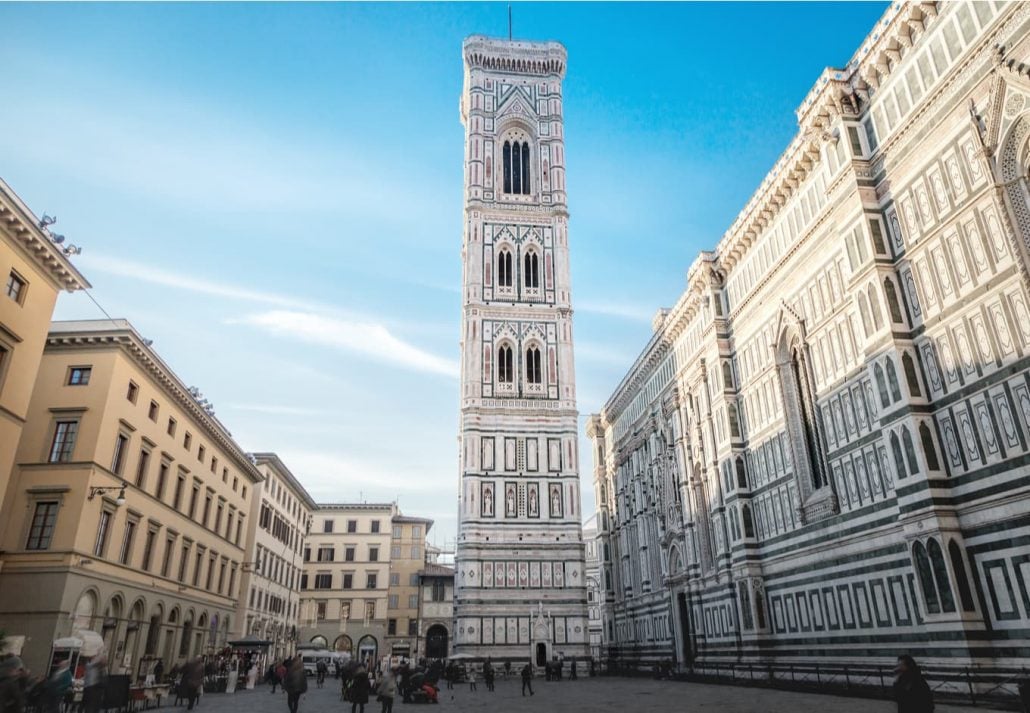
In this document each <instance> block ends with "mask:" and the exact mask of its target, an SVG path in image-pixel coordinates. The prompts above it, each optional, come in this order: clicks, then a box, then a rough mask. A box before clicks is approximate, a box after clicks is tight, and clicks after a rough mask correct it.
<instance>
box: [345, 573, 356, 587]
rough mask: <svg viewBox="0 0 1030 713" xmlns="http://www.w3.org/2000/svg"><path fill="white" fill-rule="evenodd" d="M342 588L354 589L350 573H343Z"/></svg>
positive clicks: (352, 577) (352, 576)
mask: <svg viewBox="0 0 1030 713" xmlns="http://www.w3.org/2000/svg"><path fill="white" fill-rule="evenodd" d="M343 588H344V589H353V588H354V575H353V574H350V573H344V575H343Z"/></svg>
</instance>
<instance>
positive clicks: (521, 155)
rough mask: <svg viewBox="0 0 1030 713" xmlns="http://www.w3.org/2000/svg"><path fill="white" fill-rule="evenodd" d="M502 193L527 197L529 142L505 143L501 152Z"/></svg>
mask: <svg viewBox="0 0 1030 713" xmlns="http://www.w3.org/2000/svg"><path fill="white" fill-rule="evenodd" d="M502 155H503V160H504V166H503V173H504V192H505V193H515V194H520V195H527V196H528V195H529V186H530V181H529V175H530V173H529V166H530V160H529V142H527V141H505V142H504V150H503V153H502Z"/></svg>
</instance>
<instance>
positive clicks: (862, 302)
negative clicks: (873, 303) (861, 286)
mask: <svg viewBox="0 0 1030 713" xmlns="http://www.w3.org/2000/svg"><path fill="white" fill-rule="evenodd" d="M858 313H859V315H860V316H861V317H862V329H863V330H864V331H865V335H866V336H867V337H868V336H869V335H870V334H872V333H873V331H874V328H873V325H871V324H870V323H869V302H868V301H866V298H865V295H863V294H862V293H861V292H859V293H858Z"/></svg>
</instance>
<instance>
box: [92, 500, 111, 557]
mask: <svg viewBox="0 0 1030 713" xmlns="http://www.w3.org/2000/svg"><path fill="white" fill-rule="evenodd" d="M110 527H111V512H110V511H109V510H101V511H100V524H99V525H98V526H97V541H96V544H95V545H93V556H94V557H103V556H104V552H105V551H106V550H107V532H108V530H109V529H110Z"/></svg>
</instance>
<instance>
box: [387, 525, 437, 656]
mask: <svg viewBox="0 0 1030 713" xmlns="http://www.w3.org/2000/svg"><path fill="white" fill-rule="evenodd" d="M432 526H433V521H432V520H430V519H428V518H424V517H411V516H408V515H400V514H398V515H395V516H394V518H393V531H392V532H391V535H390V586H389V596H388V603H387V606H388V612H387V619H386V642H387V651H388V652H389V653H390V654H391V655H393V656H403V657H407V658H411V657H416V658H417V657H418V656H420V655H421V653H420V652H419V650H418V639H419V626H418V620H419V616H418V612H419V586H420V584H419V572H420V571H421V570H422V568H423V567H425V563H426V535H427V534H428V533H429V528H431V527H432ZM384 653H385V652H384Z"/></svg>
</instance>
